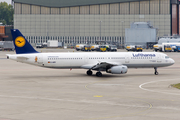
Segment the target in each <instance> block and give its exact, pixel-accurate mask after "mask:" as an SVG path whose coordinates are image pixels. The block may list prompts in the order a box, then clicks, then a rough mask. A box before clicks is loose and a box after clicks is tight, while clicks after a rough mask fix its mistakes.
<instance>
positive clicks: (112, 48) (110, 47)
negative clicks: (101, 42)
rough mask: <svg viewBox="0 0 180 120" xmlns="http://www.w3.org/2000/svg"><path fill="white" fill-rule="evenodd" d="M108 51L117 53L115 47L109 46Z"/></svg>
mask: <svg viewBox="0 0 180 120" xmlns="http://www.w3.org/2000/svg"><path fill="white" fill-rule="evenodd" d="M108 51H117V46H116V45H110V46H109V49H108Z"/></svg>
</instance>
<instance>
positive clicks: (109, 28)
mask: <svg viewBox="0 0 180 120" xmlns="http://www.w3.org/2000/svg"><path fill="white" fill-rule="evenodd" d="M13 3H14V9H15V11H14V28H15V29H19V30H20V31H21V32H22V33H23V34H24V36H25V37H26V38H27V39H28V40H29V41H30V42H31V43H37V42H45V41H47V40H49V39H51V40H55V39H56V40H58V41H59V42H65V43H67V44H71V43H75V42H76V43H86V42H90V43H92V44H93V43H95V41H96V40H102V41H112V42H117V43H118V44H121V45H123V44H124V36H125V28H130V24H131V23H132V22H151V23H152V25H153V27H155V28H158V34H157V36H158V37H161V36H163V35H172V34H179V32H180V31H179V9H180V8H179V1H178V0H43V1H42V0H13Z"/></svg>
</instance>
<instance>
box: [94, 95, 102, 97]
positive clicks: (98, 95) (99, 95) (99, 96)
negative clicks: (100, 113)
mask: <svg viewBox="0 0 180 120" xmlns="http://www.w3.org/2000/svg"><path fill="white" fill-rule="evenodd" d="M93 97H103V96H102V95H94V96H93Z"/></svg>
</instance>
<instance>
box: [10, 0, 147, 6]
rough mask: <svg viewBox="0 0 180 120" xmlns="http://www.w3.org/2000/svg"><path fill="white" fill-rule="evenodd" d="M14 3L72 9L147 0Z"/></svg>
mask: <svg viewBox="0 0 180 120" xmlns="http://www.w3.org/2000/svg"><path fill="white" fill-rule="evenodd" d="M13 1H14V2H15V3H23V4H31V5H39V6H46V7H71V6H83V5H97V4H108V3H120V2H135V1H146V0H13Z"/></svg>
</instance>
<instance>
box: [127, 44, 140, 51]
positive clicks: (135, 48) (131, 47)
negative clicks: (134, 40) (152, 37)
mask: <svg viewBox="0 0 180 120" xmlns="http://www.w3.org/2000/svg"><path fill="white" fill-rule="evenodd" d="M126 50H127V51H137V52H142V51H143V48H142V46H141V45H129V46H126Z"/></svg>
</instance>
